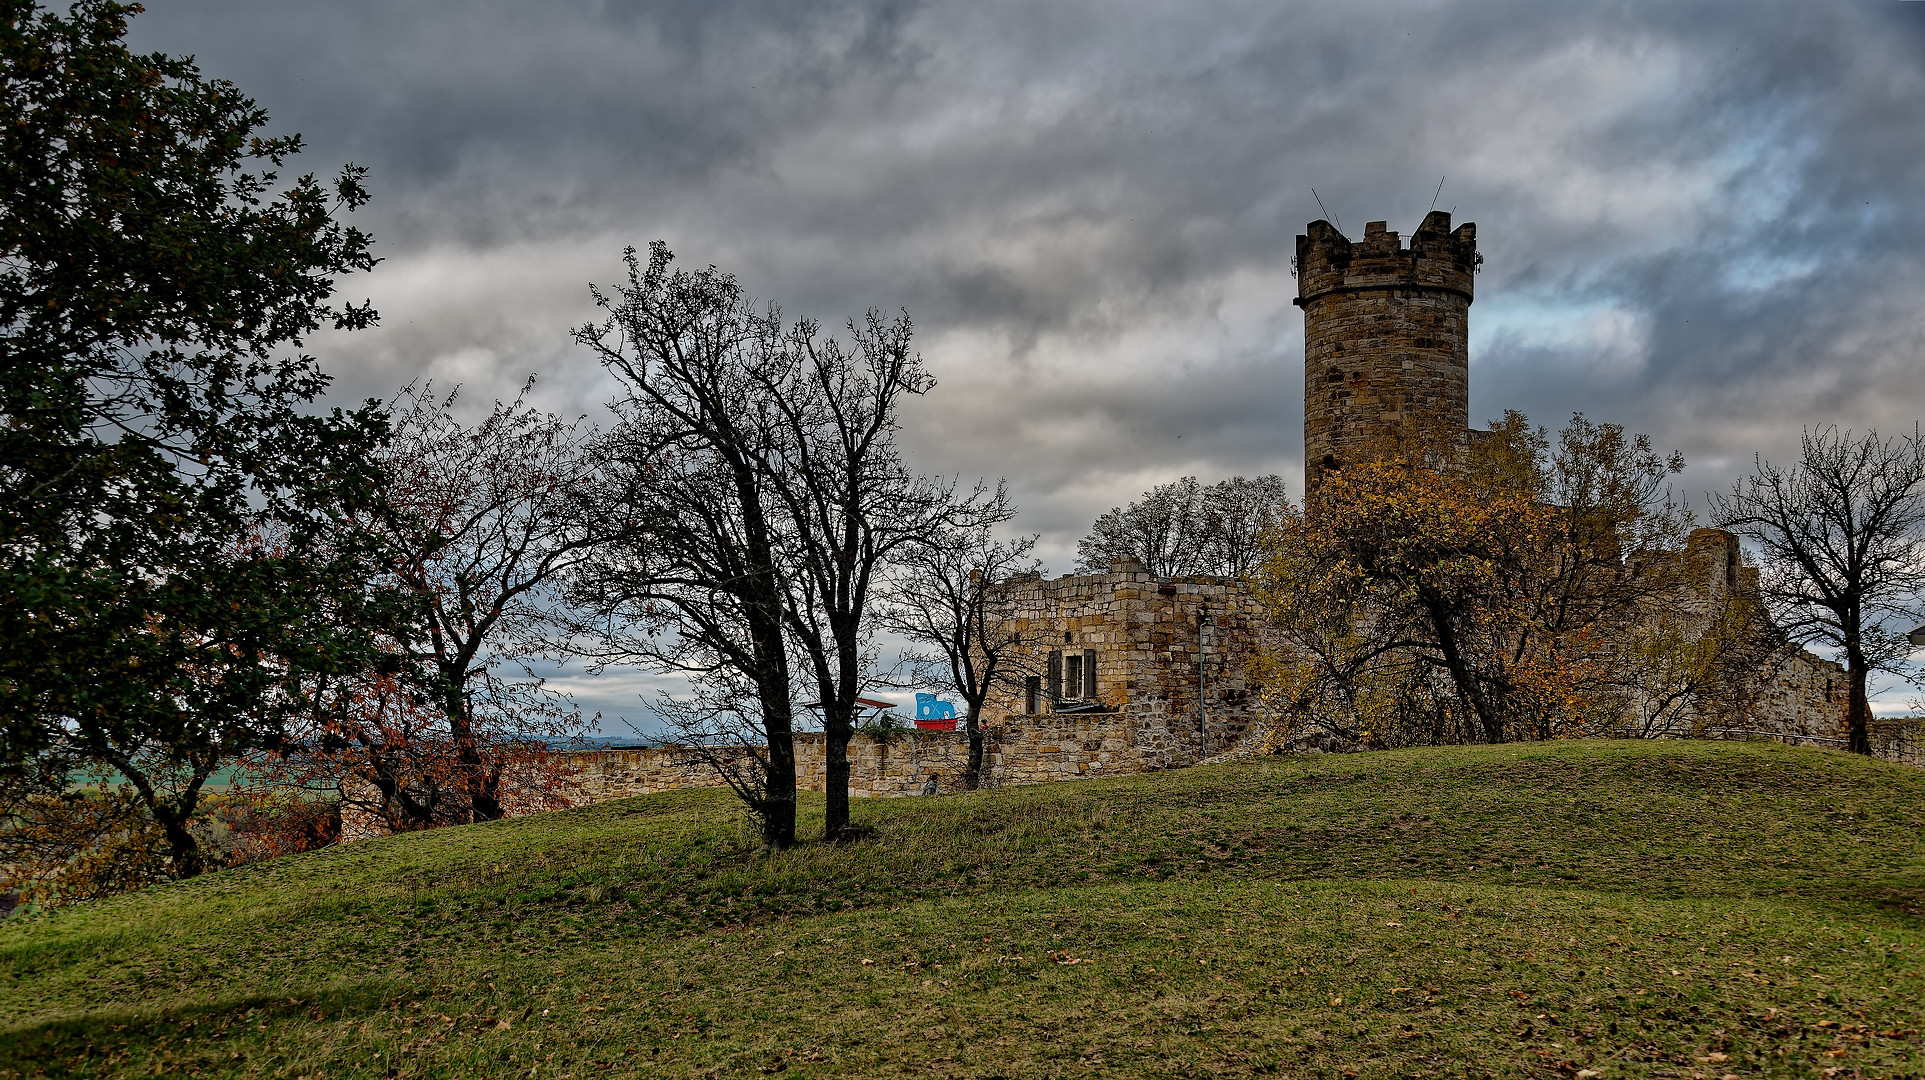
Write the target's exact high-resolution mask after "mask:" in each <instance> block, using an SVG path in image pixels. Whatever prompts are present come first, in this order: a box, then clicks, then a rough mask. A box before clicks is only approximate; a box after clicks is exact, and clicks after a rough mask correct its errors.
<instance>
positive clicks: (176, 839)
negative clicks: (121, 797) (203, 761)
mask: <svg viewBox="0 0 1925 1080" xmlns="http://www.w3.org/2000/svg"><path fill="white" fill-rule="evenodd" d="M106 761H107V764H109V765H112V766H113V767H114V768H116V769H118V770H120V775H122V776H124V777H126V778H127V781H128V783H131V784H133V785H134V791H136V792H137V793H139V795H140V801H141V802H142V803H144V804H145V805H146V807H147V812H148V813H150V814H152V815H154V821H155V822H156V823H157V824H158V825H160V828H161V832H162V833H163V834H164V835H165V836H166V837H167V849H168V855H169V856H171V857H172V858H173V860H174V873H175V874H177V875H178V876H180V877H183V878H190V877H199V876H200V875H201V873H202V871H204V870H206V869H207V863H206V860H205V859H203V858H202V857H201V842H200V841H199V840H198V839H196V838H195V836H194V834H193V833H192V832H191V831H189V830H188V828H187V823H188V822H189V821H191V820H193V817H194V808H195V807H197V806H199V805H200V796H201V785H202V784H203V783H205V782H206V780H207V774H208V773H211V772H212V771H213V769H212V767H211V766H210V767H209V768H208V769H207V770H206V771H205V772H203V771H201V770H198V769H197V770H196V772H195V775H194V777H193V782H192V783H190V784H189V785H188V786H187V788H186V790H184V791H182V792H181V795H180V803H179V807H178V809H177V808H175V807H172V806H169V805H168V804H167V802H166V800H164V799H162V798H161V796H160V792H159V791H157V790H156V789H155V787H154V783H153V781H152V780H151V779H150V778H149V777H148V776H147V774H146V773H144V772H142V771H141V770H140V768H139V766H137V765H135V764H134V762H133V759H131V758H128V757H122V756H119V755H113V756H110V757H108V758H106Z"/></svg>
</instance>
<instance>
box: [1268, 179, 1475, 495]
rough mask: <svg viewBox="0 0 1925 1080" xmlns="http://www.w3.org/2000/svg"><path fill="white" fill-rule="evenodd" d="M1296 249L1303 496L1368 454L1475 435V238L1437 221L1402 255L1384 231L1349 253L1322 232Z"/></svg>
mask: <svg viewBox="0 0 1925 1080" xmlns="http://www.w3.org/2000/svg"><path fill="white" fill-rule="evenodd" d="M1306 233H1307V235H1304V236H1299V237H1297V262H1296V265H1297V299H1296V301H1295V303H1296V305H1297V306H1298V307H1300V308H1302V309H1303V466H1304V488H1305V491H1306V492H1308V491H1311V490H1314V489H1315V488H1316V486H1317V483H1318V481H1319V480H1320V479H1321V478H1322V477H1323V475H1324V474H1325V473H1327V472H1329V471H1331V470H1332V469H1337V468H1341V467H1342V466H1343V465H1344V463H1345V462H1347V461H1355V460H1358V458H1359V457H1360V456H1361V455H1364V454H1368V453H1370V452H1371V449H1370V448H1371V447H1373V446H1376V447H1383V446H1388V445H1392V444H1394V443H1404V444H1408V442H1409V441H1411V440H1418V441H1420V442H1421V443H1422V444H1423V445H1425V446H1427V447H1431V448H1433V449H1442V448H1444V447H1447V446H1448V447H1458V446H1462V445H1463V444H1464V441H1465V440H1466V439H1467V438H1468V437H1469V436H1468V432H1469V428H1470V302H1471V282H1472V279H1473V277H1474V276H1475V275H1476V272H1477V263H1478V261H1479V259H1478V255H1477V226H1476V225H1473V224H1470V223H1465V224H1463V225H1460V226H1458V228H1457V231H1455V232H1452V231H1451V227H1450V215H1449V214H1447V213H1444V212H1443V211H1441V210H1438V211H1433V212H1431V213H1430V214H1429V215H1428V216H1426V217H1425V218H1424V223H1423V224H1422V225H1420V226H1418V228H1417V232H1416V234H1415V235H1413V236H1412V237H1411V238H1410V246H1409V247H1407V248H1406V247H1400V246H1398V242H1397V234H1396V233H1394V232H1388V231H1386V230H1385V228H1384V223H1383V222H1381V221H1373V222H1371V223H1369V224H1368V225H1365V226H1364V238H1363V241H1362V242H1361V243H1352V242H1351V241H1350V239H1349V238H1347V237H1345V236H1344V235H1343V234H1342V233H1340V232H1338V231H1337V230H1336V229H1335V228H1334V227H1332V226H1331V224H1330V223H1329V222H1327V221H1313V222H1311V223H1310V225H1309V226H1308V228H1307V229H1306Z"/></svg>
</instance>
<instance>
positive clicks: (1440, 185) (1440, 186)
mask: <svg viewBox="0 0 1925 1080" xmlns="http://www.w3.org/2000/svg"><path fill="white" fill-rule="evenodd" d="M1448 179H1450V174H1449V173H1445V174H1444V175H1442V176H1440V177H1438V178H1437V192H1436V194H1434V195H1432V196H1431V197H1430V210H1435V209H1437V200H1438V199H1439V198H1442V197H1443V194H1444V181H1446V180H1448ZM1430 210H1426V211H1424V216H1425V217H1429V216H1430Z"/></svg>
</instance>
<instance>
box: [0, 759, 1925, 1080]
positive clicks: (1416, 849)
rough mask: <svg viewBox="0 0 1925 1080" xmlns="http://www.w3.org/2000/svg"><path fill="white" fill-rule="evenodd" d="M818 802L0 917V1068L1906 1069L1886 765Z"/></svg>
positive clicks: (561, 817)
mask: <svg viewBox="0 0 1925 1080" xmlns="http://www.w3.org/2000/svg"><path fill="white" fill-rule="evenodd" d="M805 809H812V810H813V811H814V813H815V815H816V817H815V820H816V822H817V825H816V828H817V829H818V831H819V828H820V825H819V822H820V804H819V803H816V804H814V805H813V806H812V807H807V808H805ZM857 815H858V820H860V821H861V822H862V823H864V824H865V825H867V826H869V827H870V828H871V829H873V835H872V836H871V837H870V838H869V839H866V840H864V841H861V842H857V843H853V844H848V845H843V846H830V845H825V844H821V843H813V844H808V845H805V846H803V847H802V848H800V849H798V850H795V851H791V852H786V853H781V854H778V855H775V856H772V857H771V856H763V855H759V854H757V853H755V852H753V851H752V850H750V849H749V848H748V846H747V845H746V844H745V843H744V840H743V828H742V823H741V820H740V816H739V812H738V811H737V810H736V808H735V807H734V806H733V804H732V803H731V802H730V800H729V798H728V796H727V795H726V794H724V793H721V792H715V791H698V792H683V793H675V794H669V795H659V796H650V797H646V798H639V799H630V800H626V801H622V802H614V803H606V804H602V805H599V806H593V807H586V808H583V809H579V810H572V811H564V812H560V813H554V814H546V815H541V816H538V817H534V818H526V819H521V820H517V821H510V822H501V823H496V824H492V825H485V826H475V827H468V828H460V829H446V830H442V831H439V832H432V833H424V834H419V835H414V836H405V837H394V838H390V839H386V840H378V841H372V842H367V843H361V844H355V845H351V846H349V847H345V848H337V849H333V850H330V851H326V852H319V853H314V854H311V855H305V856H297V857H294V858H289V859H283V860H279V861H276V862H273V863H268V864H262V865H259V866H254V867H249V868H245V869H241V870H237V871H229V872H224V873H220V874H214V875H210V876H208V877H206V878H203V879H200V880H198V881H193V882H188V883H184V884H180V885H175V886H169V887H164V888H159V889H154V890H151V891H149V892H146V893H142V894H139V895H134V896H129V897H125V898H121V899H119V900H115V901H111V902H104V903H99V904H94V905H89V906H84V907H79V908H74V909H70V910H66V911H61V912H56V913H52V914H42V915H34V916H30V917H27V918H23V919H16V920H13V921H11V922H9V923H7V924H5V925H4V926H0V1076H15V1075H24V1076H36V1075H43V1074H44V1075H85V1076H93V1075H103V1076H104V1075H114V1076H119V1075H131V1074H136V1073H139V1074H153V1073H156V1072H170V1071H179V1072H198V1073H203V1074H212V1075H238V1076H256V1075H258V1076H301V1075H307V1076H317V1077H318V1076H323V1075H324V1076H327V1077H348V1076H376V1077H383V1076H416V1075H441V1076H495V1077H508V1076H523V1077H526V1076H565V1075H570V1074H572V1075H574V1076H578V1077H587V1076H591V1075H601V1074H605V1073H612V1074H616V1075H624V1074H625V1075H640V1076H700V1077H708V1076H716V1077H722V1076H751V1077H753V1076H765V1075H776V1074H782V1075H784V1076H785V1077H813V1076H821V1077H830V1076H852V1075H853V1076H869V1075H877V1076H972V1077H995V1076H1001V1077H1030V1076H1082V1075H1134V1076H1183V1077H1190V1076H1214V1075H1224V1076H1250V1075H1322V1076H1331V1077H1338V1076H1343V1077H1349V1076H1376V1075H1399V1076H1404V1075H1433V1074H1434V1075H1439V1076H1442V1075H1451V1076H1460V1075H1465V1074H1467V1073H1468V1074H1472V1075H1507V1076H1523V1075H1529V1076H1541V1077H1554V1076H1565V1077H1578V1078H1589V1077H1591V1076H1596V1075H1601V1076H1607V1077H1608V1076H1665V1075H1669V1076H1710V1077H1723V1076H1726V1075H1738V1076H1753V1075H1786V1076H1791V1075H1796V1076H1812V1075H1823V1076H1831V1077H1840V1076H1904V1075H1908V1074H1909V1075H1915V1076H1916V1075H1925V1041H1921V1036H1920V1033H1919V1031H1918V1028H1919V1027H1920V1026H1921V1024H1920V1021H1921V1019H1925V1002H1921V996H1920V995H1921V992H1925V773H1921V772H1918V771H1916V770H1907V769H1903V768H1900V767H1897V766H1891V765H1885V764H1881V763H1877V762H1871V761H1864V760H1859V759H1854V758H1851V757H1847V756H1844V755H1841V754H1835V753H1825V752H1818V751H1809V750H1796V749H1790V748H1785V747H1779V746H1771V745H1757V744H1730V743H1673V742H1665V743H1555V744H1543V745H1525V746H1507V747H1496V748H1465V749H1449V750H1433V751H1400V752H1392V753H1378V754H1360V755H1349V756H1341V757H1319V758H1308V759H1305V758H1289V759H1266V760H1259V761H1255V762H1250V763H1247V764H1242V765H1235V766H1225V767H1215V768H1206V769H1192V770H1186V771H1182V772H1175V773H1168V774H1162V775H1155V776H1142V777H1132V778H1126V779H1114V780H1101V781H1089V782H1083V783H1075V784H1060V785H1050V786H1045V787H1031V788H1014V789H1007V790H1001V791H991V792H983V793H978V794H975V795H968V796H955V797H944V798H937V799H915V800H893V801H871V802H863V803H860V804H858V806H857Z"/></svg>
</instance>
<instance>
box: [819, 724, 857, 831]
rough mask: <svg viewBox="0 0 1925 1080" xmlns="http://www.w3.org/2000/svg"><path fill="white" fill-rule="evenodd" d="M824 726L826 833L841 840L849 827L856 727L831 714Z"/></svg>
mask: <svg viewBox="0 0 1925 1080" xmlns="http://www.w3.org/2000/svg"><path fill="white" fill-rule="evenodd" d="M824 711H825V712H826V711H827V710H826V709H825V710H824ZM823 728H824V738H823V743H824V745H823V754H824V756H825V760H824V761H823V767H822V778H823V783H824V786H825V787H826V788H827V794H828V806H827V818H828V821H827V824H826V825H825V827H824V829H823V834H824V835H825V836H827V837H828V838H829V839H830V840H840V839H842V834H843V831H844V830H845V829H847V828H848V827H849V740H850V738H851V737H852V736H854V735H855V727H854V725H852V724H850V723H849V722H848V721H847V720H838V719H836V718H834V717H829V718H828V723H826V724H824V725H823Z"/></svg>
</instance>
